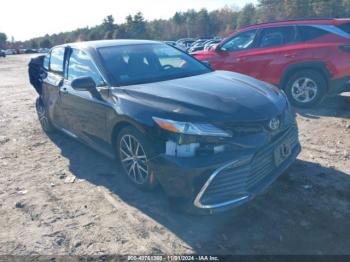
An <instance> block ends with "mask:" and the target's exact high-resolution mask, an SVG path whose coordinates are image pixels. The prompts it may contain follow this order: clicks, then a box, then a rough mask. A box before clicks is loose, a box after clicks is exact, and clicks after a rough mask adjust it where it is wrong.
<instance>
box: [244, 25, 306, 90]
mask: <svg viewBox="0 0 350 262" xmlns="http://www.w3.org/2000/svg"><path fill="white" fill-rule="evenodd" d="M299 56H300V54H299V50H298V39H297V32H296V28H295V26H275V27H267V28H263V29H262V30H261V31H260V33H259V35H258V37H257V41H256V48H255V49H254V50H252V52H251V53H250V56H249V57H248V58H247V62H248V63H249V65H250V69H249V70H250V75H251V76H253V77H255V78H258V79H260V80H264V81H266V82H270V83H273V84H278V83H279V80H280V77H281V75H282V71H283V69H284V68H285V67H286V66H287V65H288V64H290V63H293V62H294V61H295V60H296V59H298V57H299Z"/></svg>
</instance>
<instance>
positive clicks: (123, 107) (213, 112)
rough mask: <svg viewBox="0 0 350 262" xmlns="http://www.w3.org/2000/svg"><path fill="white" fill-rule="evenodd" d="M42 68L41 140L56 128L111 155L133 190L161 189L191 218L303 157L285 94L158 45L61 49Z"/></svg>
mask: <svg viewBox="0 0 350 262" xmlns="http://www.w3.org/2000/svg"><path fill="white" fill-rule="evenodd" d="M40 65H41V64H40ZM40 67H41V68H40V74H37V75H38V76H37V78H38V79H34V81H33V82H34V83H38V84H37V86H36V88H37V90H38V92H39V93H40V97H39V99H38V100H37V112H38V116H39V120H40V123H41V125H42V128H43V129H44V130H45V131H46V132H53V131H55V130H60V131H62V132H64V133H66V134H67V135H69V136H71V137H73V138H76V139H78V140H80V141H82V142H83V143H86V144H88V145H89V146H91V147H93V148H94V149H96V150H98V151H100V152H101V153H103V154H105V155H107V156H110V157H112V158H114V157H116V158H117V159H118V161H120V163H121V166H122V168H123V171H124V172H125V174H126V175H127V177H128V178H129V179H130V181H131V182H132V183H133V184H134V185H135V186H137V187H139V188H141V189H147V190H150V189H153V188H155V187H156V186H157V185H160V186H161V187H162V188H163V189H164V191H165V192H166V193H167V195H168V196H169V198H170V199H171V200H173V201H171V203H176V205H177V206H182V207H184V208H186V209H187V210H190V211H199V212H208V213H212V212H215V211H222V210H226V209H228V208H231V207H234V206H237V205H240V204H242V203H245V202H247V201H249V200H251V199H252V198H254V197H255V196H256V195H257V194H258V193H260V192H262V191H264V190H265V189H266V188H267V187H268V186H269V185H270V184H271V183H272V182H273V181H274V180H275V179H276V178H277V177H278V176H279V175H281V174H282V173H283V172H284V171H285V170H286V168H288V166H290V165H291V164H292V163H293V162H294V160H295V159H296V157H297V155H298V154H299V152H300V144H299V140H298V129H297V124H296V122H295V115H294V112H293V109H292V108H291V106H290V104H289V103H288V101H287V98H286V96H285V95H284V93H283V92H282V91H280V90H279V89H277V88H275V87H274V86H271V85H269V84H267V83H264V82H261V81H259V80H256V79H254V78H251V77H248V76H245V75H241V74H237V73H232V72H226V71H213V70H212V69H211V68H210V67H209V66H208V65H207V64H205V63H202V62H200V61H198V60H196V59H195V58H193V57H191V56H190V55H188V54H186V53H184V52H182V51H181V50H178V49H176V48H174V47H171V46H169V45H166V44H164V43H160V42H155V41H144V40H106V41H94V42H82V43H73V44H65V45H62V46H56V47H54V48H52V50H51V51H50V52H49V53H48V55H47V56H46V57H43V59H42V66H40ZM32 78H33V75H31V80H32ZM36 80H37V81H36ZM39 83H40V84H39Z"/></svg>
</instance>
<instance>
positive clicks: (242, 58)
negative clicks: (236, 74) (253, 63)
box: [236, 57, 247, 62]
mask: <svg viewBox="0 0 350 262" xmlns="http://www.w3.org/2000/svg"><path fill="white" fill-rule="evenodd" d="M246 60H247V58H246V57H237V59H236V61H237V62H244V61H246Z"/></svg>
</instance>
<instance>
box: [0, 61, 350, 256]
mask: <svg viewBox="0 0 350 262" xmlns="http://www.w3.org/2000/svg"><path fill="white" fill-rule="evenodd" d="M29 59H30V56H28V55H17V56H8V57H7V58H6V59H0V255H3V254H11V255H28V254H30V255H36V254H41V255H53V254H55V255H57V254H85V255H86V254H91V255H92V254H93V255H100V254H150V253H152V254H157V253H167V254H174V253H176V254H185V253H193V252H198V253H211V254H350V238H349V236H350V220H349V218H350V202H349V200H350V94H349V93H347V94H343V95H342V96H337V97H335V98H331V99H328V100H327V101H326V102H325V103H324V104H322V105H321V106H320V107H318V108H316V109H313V110H303V111H298V124H299V129H300V139H301V144H302V147H303V150H302V153H301V155H300V156H299V159H298V161H297V162H296V163H295V164H294V165H292V167H291V168H290V169H289V170H288V171H287V172H285V174H284V175H283V176H282V177H280V178H279V179H278V180H277V181H276V182H275V183H274V184H273V185H272V187H271V188H270V189H269V190H268V191H267V192H266V193H265V194H263V195H261V196H259V197H257V198H256V199H255V200H253V201H251V202H250V203H248V204H246V205H245V206H242V207H239V208H237V209H234V210H232V211H229V212H226V213H222V214H218V215H215V216H191V215H186V214H181V213H178V212H176V211H174V210H173V209H172V208H171V207H170V205H169V202H168V201H167V199H166V197H165V195H164V193H163V192H162V191H161V190H158V191H157V192H154V193H145V192H141V191H139V190H137V189H135V188H134V187H133V186H132V185H131V184H130V183H129V182H128V181H127V179H126V178H124V176H123V174H122V172H121V169H120V168H119V167H118V165H117V164H115V163H113V161H111V160H109V159H107V158H105V157H103V156H102V155H99V154H98V153H96V152H94V151H92V150H91V149H89V148H88V147H86V146H84V145H82V144H80V143H79V142H76V141H74V140H73V139H71V138H69V137H67V136H65V135H63V134H60V133H58V134H54V135H50V136H47V135H46V134H45V133H43V131H42V130H41V128H40V124H39V122H38V120H37V116H36V112H35V99H36V97H37V94H36V93H35V91H34V89H33V88H32V87H31V86H30V84H29V82H28V77H27V63H28V62H29Z"/></svg>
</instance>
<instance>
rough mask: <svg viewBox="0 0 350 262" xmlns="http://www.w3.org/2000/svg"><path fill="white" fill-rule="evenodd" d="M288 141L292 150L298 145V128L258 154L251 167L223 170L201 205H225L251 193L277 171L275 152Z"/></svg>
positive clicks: (203, 196)
mask: <svg viewBox="0 0 350 262" xmlns="http://www.w3.org/2000/svg"><path fill="white" fill-rule="evenodd" d="M287 141H288V143H290V145H291V148H292V149H293V148H295V146H296V145H297V144H298V131H297V128H296V126H292V127H291V128H290V129H289V130H288V131H286V133H285V134H284V135H282V136H281V137H280V138H278V139H277V141H276V142H274V143H273V144H272V145H269V146H268V147H266V148H264V149H262V150H261V151H259V152H257V153H256V154H255V156H254V158H253V160H252V161H251V162H250V165H247V166H244V167H239V168H237V167H235V166H234V165H232V166H229V167H226V168H225V169H223V170H221V171H220V172H219V173H218V174H217V175H216V176H215V178H214V179H213V180H212V181H211V183H210V184H209V186H208V187H207V189H206V190H205V192H204V194H203V195H202V198H201V203H202V204H203V205H213V204H217V203H224V202H227V201H231V200H232V199H235V198H237V197H238V196H240V195H242V194H244V193H246V192H250V190H252V189H253V188H254V187H255V186H257V185H258V184H259V182H261V181H262V180H264V179H265V178H267V177H268V176H269V175H270V174H271V173H272V172H273V171H274V170H275V169H276V165H275V162H274V150H275V148H276V147H277V146H278V145H281V144H282V143H285V142H287Z"/></svg>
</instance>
